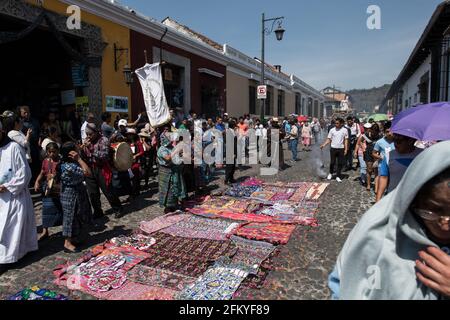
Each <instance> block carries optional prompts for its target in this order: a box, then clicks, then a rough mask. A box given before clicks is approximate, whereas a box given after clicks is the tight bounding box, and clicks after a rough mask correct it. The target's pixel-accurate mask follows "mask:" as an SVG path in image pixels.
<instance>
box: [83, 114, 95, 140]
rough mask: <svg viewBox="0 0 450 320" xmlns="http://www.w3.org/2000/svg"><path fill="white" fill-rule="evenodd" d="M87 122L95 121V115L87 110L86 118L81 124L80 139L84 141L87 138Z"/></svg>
mask: <svg viewBox="0 0 450 320" xmlns="http://www.w3.org/2000/svg"><path fill="white" fill-rule="evenodd" d="M89 123H95V116H94V114H93V113H92V112H89V113H88V115H87V118H86V121H84V123H83V125H82V126H81V141H82V142H83V143H84V142H85V141H86V139H87V135H86V126H87V125H88V124H89Z"/></svg>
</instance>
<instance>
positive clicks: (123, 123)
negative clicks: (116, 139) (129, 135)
mask: <svg viewBox="0 0 450 320" xmlns="http://www.w3.org/2000/svg"><path fill="white" fill-rule="evenodd" d="M118 125H119V127H126V126H127V125H128V122H127V120H125V119H120V120H119V124H118Z"/></svg>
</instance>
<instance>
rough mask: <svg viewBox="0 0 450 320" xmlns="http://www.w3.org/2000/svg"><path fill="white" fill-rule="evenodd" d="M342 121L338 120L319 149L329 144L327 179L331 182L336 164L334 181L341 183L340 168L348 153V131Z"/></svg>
mask: <svg viewBox="0 0 450 320" xmlns="http://www.w3.org/2000/svg"><path fill="white" fill-rule="evenodd" d="M344 123H345V122H344V119H342V118H338V119H337V120H336V122H335V127H334V128H333V129H331V130H330V133H329V134H328V138H327V140H326V141H325V143H323V144H322V145H321V146H320V148H321V149H323V148H325V147H326V146H327V145H329V144H331V148H330V158H331V162H330V174H329V175H328V177H327V179H328V180H331V179H332V178H333V174H334V173H335V166H336V164H337V175H336V181H337V182H342V175H341V172H342V167H343V166H344V161H345V156H346V155H347V152H348V138H349V137H348V131H347V129H346V128H344Z"/></svg>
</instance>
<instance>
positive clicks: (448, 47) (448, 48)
mask: <svg viewBox="0 0 450 320" xmlns="http://www.w3.org/2000/svg"><path fill="white" fill-rule="evenodd" d="M439 67H440V81H439V82H440V86H439V89H440V90H439V95H440V100H441V101H450V35H447V36H445V37H444V39H443V40H442V56H441V61H440V66H439Z"/></svg>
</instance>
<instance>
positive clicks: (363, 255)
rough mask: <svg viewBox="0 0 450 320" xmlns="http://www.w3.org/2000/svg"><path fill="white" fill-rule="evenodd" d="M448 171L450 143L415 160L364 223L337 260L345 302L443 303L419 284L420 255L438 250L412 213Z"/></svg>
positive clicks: (340, 294) (362, 222) (440, 144)
mask: <svg viewBox="0 0 450 320" xmlns="http://www.w3.org/2000/svg"><path fill="white" fill-rule="evenodd" d="M449 167H450V141H447V142H441V143H438V144H436V145H434V146H433V147H431V148H429V149H428V150H426V151H424V152H422V154H420V155H419V156H418V157H417V158H416V159H415V160H414V162H413V163H412V164H411V166H410V167H409V168H408V170H407V171H406V173H405V175H404V177H403V179H402V180H401V182H400V183H399V185H398V187H397V188H396V189H395V190H394V191H393V192H391V193H390V194H389V195H388V196H387V197H385V198H384V199H383V200H382V201H380V202H379V203H377V204H376V205H375V206H373V207H372V208H371V209H370V210H369V211H368V212H367V213H366V214H365V215H364V216H363V217H362V219H361V221H360V222H359V223H358V224H357V225H356V227H355V228H354V229H353V231H352V232H351V233H350V235H349V237H348V239H347V241H346V243H345V245H344V247H343V249H342V251H341V253H340V255H339V257H338V260H337V264H336V271H337V274H338V277H339V279H340V291H339V296H340V298H341V299H344V300H361V299H381V300H413V299H425V300H435V299H438V298H439V296H438V294H437V293H436V292H434V291H433V290H431V289H429V288H427V287H425V286H424V285H423V284H422V283H421V282H420V281H418V279H417V277H416V269H415V261H416V260H417V259H420V258H419V255H418V252H419V251H421V250H424V249H426V247H429V246H432V247H438V246H437V245H436V244H435V243H433V241H431V240H430V239H429V238H428V237H427V235H426V233H425V231H424V230H423V228H422V227H421V225H420V224H419V223H418V222H417V220H416V219H415V218H414V216H413V214H412V213H411V212H410V210H409V208H410V205H411V203H412V202H413V200H414V198H415V197H416V195H417V193H418V192H419V191H420V189H421V188H422V187H423V186H424V185H425V184H426V183H427V182H428V181H429V180H431V179H432V178H434V177H435V176H437V175H438V174H439V173H441V172H443V171H444V170H446V169H447V168H449ZM376 276H378V277H379V279H375V278H373V277H376ZM372 280H379V283H377V281H372ZM378 284H379V286H377V285H378Z"/></svg>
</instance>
